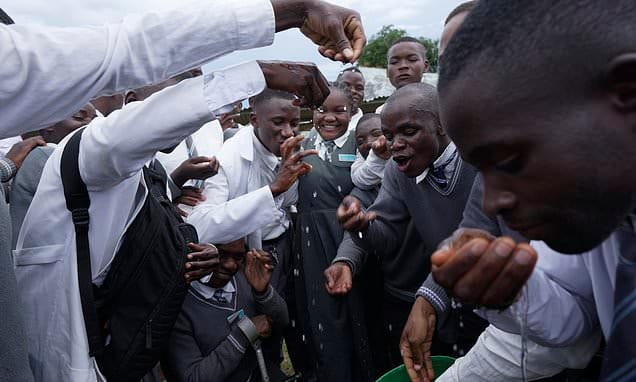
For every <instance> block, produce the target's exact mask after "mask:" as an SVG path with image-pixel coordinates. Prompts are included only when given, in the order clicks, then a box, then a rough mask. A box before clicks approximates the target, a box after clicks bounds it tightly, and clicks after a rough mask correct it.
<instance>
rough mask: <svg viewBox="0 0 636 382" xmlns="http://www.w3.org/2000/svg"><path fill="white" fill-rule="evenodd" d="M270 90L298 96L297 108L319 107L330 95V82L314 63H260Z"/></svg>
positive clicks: (295, 102)
mask: <svg viewBox="0 0 636 382" xmlns="http://www.w3.org/2000/svg"><path fill="white" fill-rule="evenodd" d="M258 64H259V65H260V67H261V70H262V71H263V75H264V76H265V82H267V87H268V88H270V89H276V90H282V91H286V92H288V93H293V94H295V95H296V96H298V98H299V99H298V100H296V101H294V104H295V105H296V106H306V107H318V106H320V105H322V103H323V101H324V100H325V99H326V98H327V96H328V95H329V82H328V81H327V79H326V78H325V76H323V75H322V73H321V72H320V69H318V67H317V66H316V64H313V63H305V62H286V61H258Z"/></svg>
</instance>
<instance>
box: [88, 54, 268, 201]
mask: <svg viewBox="0 0 636 382" xmlns="http://www.w3.org/2000/svg"><path fill="white" fill-rule="evenodd" d="M264 85H265V80H264V78H263V74H262V72H261V71H260V68H259V67H258V64H256V63H255V62H250V63H246V64H241V65H238V66H234V67H230V68H226V69H223V70H221V71H218V72H215V73H214V77H212V76H207V75H206V76H205V78H202V77H197V78H193V79H189V80H185V81H182V82H181V83H179V84H177V85H175V86H172V87H169V88H166V89H164V90H162V91H160V92H158V93H156V94H154V95H152V96H150V97H149V98H148V99H146V100H145V101H143V102H133V103H130V104H128V105H126V106H125V107H124V108H123V109H122V110H118V111H115V112H113V113H112V114H111V115H110V116H109V117H108V118H97V119H95V120H93V122H91V123H90V124H89V125H88V127H87V129H86V132H85V133H84V136H83V137H82V142H81V145H80V157H79V165H80V173H81V175H82V179H83V180H84V182H85V183H86V185H87V186H88V189H89V191H96V190H100V189H104V188H108V187H112V186H113V185H115V184H117V183H118V182H120V181H121V180H123V179H126V178H128V177H130V176H132V175H133V174H135V173H137V172H138V171H139V170H140V169H141V168H142V167H143V166H144V164H146V163H147V162H148V161H149V160H151V159H152V158H153V157H154V155H155V154H156V152H157V151H159V150H162V149H166V148H169V147H173V146H176V145H178V144H179V143H180V142H181V141H182V140H184V139H185V138H186V137H187V136H188V135H190V134H192V133H193V132H195V131H196V130H198V129H199V128H200V127H201V126H202V125H203V124H205V123H206V122H208V121H210V120H211V119H213V118H214V114H215V113H216V112H220V111H222V110H224V109H225V108H227V107H229V105H231V104H233V103H234V102H236V101H237V100H239V99H243V98H246V96H247V97H249V96H252V95H255V94H258V93H259V92H260V91H261V90H262V89H263V87H264ZM228 87H232V88H233V91H229V90H228V89H227V88H228ZM214 89H217V90H216V91H215V90H214ZM175 100H179V102H175Z"/></svg>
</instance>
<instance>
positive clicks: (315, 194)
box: [314, 191, 318, 199]
mask: <svg viewBox="0 0 636 382" xmlns="http://www.w3.org/2000/svg"><path fill="white" fill-rule="evenodd" d="M317 197H318V193H317V192H316V191H314V199H315V198H317Z"/></svg>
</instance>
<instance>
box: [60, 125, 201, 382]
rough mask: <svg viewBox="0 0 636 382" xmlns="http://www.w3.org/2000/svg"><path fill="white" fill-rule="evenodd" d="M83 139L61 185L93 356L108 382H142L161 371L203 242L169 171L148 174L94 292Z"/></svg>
mask: <svg viewBox="0 0 636 382" xmlns="http://www.w3.org/2000/svg"><path fill="white" fill-rule="evenodd" d="M83 132H84V131H83V130H81V131H78V132H77V133H76V134H74V136H73V137H71V139H70V140H69V142H68V143H67V145H66V147H65V148H64V152H63V154H62V164H61V177H62V183H63V186H64V196H65V198H66V206H67V208H68V209H69V211H71V214H72V217H73V225H74V226H75V240H76V246H77V250H76V252H77V268H78V279H79V287H80V298H81V302H82V312H83V315H84V322H85V325H86V332H87V335H88V343H89V349H90V355H91V356H93V357H95V359H96V360H97V365H98V367H99V370H100V372H101V373H102V374H103V375H104V376H105V377H106V378H107V380H108V381H139V380H140V379H141V378H142V377H143V376H144V375H145V374H146V373H147V372H148V371H149V370H151V369H152V368H153V366H154V365H156V364H157V362H158V360H159V357H160V354H161V352H162V351H163V350H164V348H165V345H166V344H167V341H168V337H169V334H170V331H171V330H172V327H173V326H174V323H175V322H176V319H177V316H178V314H179V312H180V310H181V305H182V304H183V301H184V299H185V295H186V291H187V285H186V282H185V278H184V272H185V262H186V254H187V253H188V247H187V243H188V242H197V236H196V230H195V229H194V227H192V226H190V225H188V224H185V223H183V220H182V219H181V217H180V216H179V215H178V214H177V212H176V211H175V210H174V207H173V205H172V203H171V201H170V200H169V199H168V197H167V195H166V173H165V171H164V170H163V168H161V166H156V167H155V168H148V167H144V169H143V177H144V180H145V182H146V186H147V188H148V196H147V197H146V201H145V202H144V205H143V207H142V208H141V210H140V211H139V214H138V215H137V216H136V217H135V220H134V221H133V223H132V224H131V225H130V226H129V227H128V229H127V230H126V232H125V234H124V237H123V241H122V244H121V246H120V248H119V250H118V251H117V253H116V255H115V258H114V259H113V261H112V263H111V266H110V270H109V272H108V275H107V276H106V279H105V281H104V283H103V285H101V286H100V287H97V286H95V285H94V284H93V283H92V276H91V264H90V252H89V245H88V227H89V215H88V207H89V205H90V198H89V195H88V192H87V189H86V185H85V184H84V182H83V181H82V179H81V177H80V174H79V166H78V153H79V143H80V140H81V136H82V133H83ZM113 208H117V206H113Z"/></svg>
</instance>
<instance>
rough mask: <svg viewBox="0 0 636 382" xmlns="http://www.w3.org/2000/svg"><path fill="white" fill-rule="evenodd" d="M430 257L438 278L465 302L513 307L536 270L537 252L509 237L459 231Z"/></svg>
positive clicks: (495, 307) (441, 283)
mask: <svg viewBox="0 0 636 382" xmlns="http://www.w3.org/2000/svg"><path fill="white" fill-rule="evenodd" d="M446 242H447V243H449V244H450V245H444V246H442V249H440V250H438V251H437V252H435V253H434V254H433V256H432V257H431V263H432V265H433V270H432V273H433V277H434V278H435V281H436V282H437V283H438V284H439V285H441V286H442V287H444V288H446V289H447V290H448V291H450V292H451V293H452V294H453V295H454V296H455V297H457V298H458V299H459V300H460V301H462V302H468V303H475V304H478V305H482V306H485V307H488V308H494V309H503V308H506V307H508V306H510V305H511V304H512V303H513V302H514V301H515V299H516V297H517V296H518V294H519V292H520V291H521V289H522V288H523V286H524V285H525V284H526V282H527V281H528V278H529V277H530V275H531V274H532V271H533V270H534V266H535V264H536V262H537V252H536V251H535V250H534V249H533V248H532V247H531V246H530V245H529V244H527V243H520V244H517V243H515V241H514V240H512V239H511V238H509V237H500V238H497V239H495V238H494V237H492V236H491V235H489V234H487V233H485V232H483V231H479V230H466V229H462V230H458V231H456V232H455V234H453V236H452V237H451V239H450V240H447V241H446Z"/></svg>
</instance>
